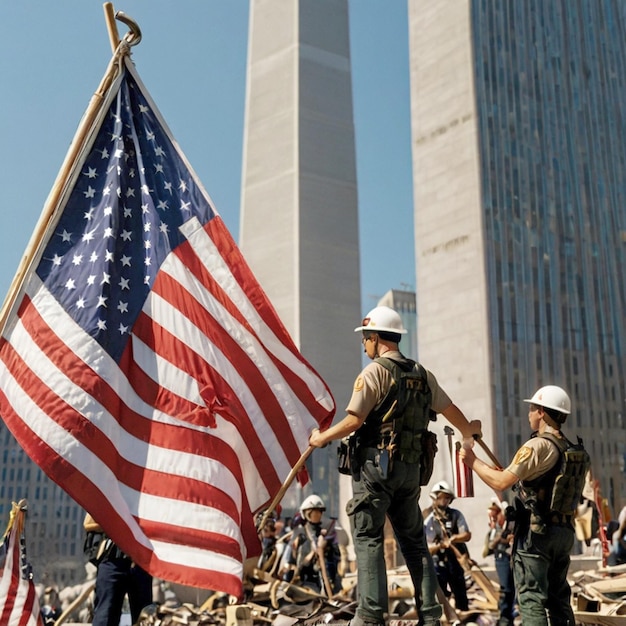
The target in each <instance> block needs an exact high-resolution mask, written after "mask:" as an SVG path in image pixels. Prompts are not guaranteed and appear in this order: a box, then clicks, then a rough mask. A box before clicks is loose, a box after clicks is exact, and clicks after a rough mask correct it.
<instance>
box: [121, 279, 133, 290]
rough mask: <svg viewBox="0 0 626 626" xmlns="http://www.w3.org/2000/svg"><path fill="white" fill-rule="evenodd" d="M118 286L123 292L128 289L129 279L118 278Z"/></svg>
mask: <svg viewBox="0 0 626 626" xmlns="http://www.w3.org/2000/svg"><path fill="white" fill-rule="evenodd" d="M119 286H120V288H121V289H122V291H124V290H125V289H130V279H129V278H120V282H119Z"/></svg>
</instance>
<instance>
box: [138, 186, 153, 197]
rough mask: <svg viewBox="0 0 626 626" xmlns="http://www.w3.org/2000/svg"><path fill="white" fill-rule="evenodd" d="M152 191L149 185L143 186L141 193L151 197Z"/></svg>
mask: <svg viewBox="0 0 626 626" xmlns="http://www.w3.org/2000/svg"><path fill="white" fill-rule="evenodd" d="M151 191H152V190H151V189H150V187H148V185H142V186H141V193H143V194H144V195H146V196H149V195H150V192H151Z"/></svg>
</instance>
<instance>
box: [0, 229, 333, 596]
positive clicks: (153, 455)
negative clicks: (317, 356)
mask: <svg viewBox="0 0 626 626" xmlns="http://www.w3.org/2000/svg"><path fill="white" fill-rule="evenodd" d="M184 228H185V235H186V237H187V242H186V243H185V244H183V245H182V246H179V247H178V248H177V249H176V250H175V251H173V252H172V253H171V254H170V256H169V257H168V259H167V260H166V261H165V263H164V264H163V265H162V266H161V268H160V272H159V274H158V276H157V279H156V281H155V283H154V287H153V290H152V292H151V294H150V295H149V297H148V299H147V300H146V302H145V305H144V307H143V311H142V313H141V314H140V316H139V318H138V320H137V322H136V324H135V326H134V328H133V329H132V338H131V341H130V342H129V343H128V347H127V349H126V352H125V354H124V355H123V358H122V359H121V362H120V364H118V363H116V362H115V361H114V360H113V359H112V358H111V357H110V356H109V355H108V354H107V352H105V351H104V350H103V349H102V347H101V346H100V345H99V344H98V343H96V342H95V341H94V340H93V339H92V338H91V337H90V336H89V335H87V334H86V333H85V332H84V331H82V330H81V329H80V327H78V326H77V325H76V323H75V322H74V321H73V320H72V319H71V318H70V317H69V316H68V315H67V314H66V312H65V311H64V310H63V308H62V307H60V306H59V305H58V303H57V302H56V300H55V299H54V298H53V297H52V296H51V295H50V294H49V292H48V291H47V290H46V288H45V287H44V286H43V284H42V283H41V282H40V281H39V279H38V278H37V276H36V274H34V273H33V274H31V275H30V276H29V277H28V280H27V282H26V284H25V288H24V290H23V294H22V296H21V300H20V303H19V307H14V309H13V312H12V315H11V318H10V319H9V321H8V323H7V324H6V325H5V330H4V333H3V336H2V339H1V340H0V414H1V415H2V416H3V418H4V420H5V422H6V423H7V425H8V426H9V428H10V430H11V431H12V432H13V434H14V435H15V436H16V438H17V439H18V441H19V442H20V444H21V445H22V446H23V447H24V449H25V450H26V452H27V453H28V454H29V456H31V458H32V459H33V460H34V461H35V462H36V463H37V464H38V465H39V466H40V467H42V469H43V470H44V471H45V472H46V473H47V474H48V475H49V476H50V477H51V478H52V479H53V480H55V481H56V482H57V483H58V484H59V485H61V486H62V487H63V489H65V490H66V491H67V492H68V493H69V494H70V495H71V496H72V497H73V498H74V499H75V500H76V501H77V502H78V503H80V504H81V505H82V506H83V507H84V508H85V509H86V510H88V511H89V512H90V513H91V514H92V515H93V516H94V517H95V518H96V519H97V520H98V521H99V523H100V524H101V525H103V526H104V528H105V529H106V531H107V533H108V534H109V535H110V536H111V537H112V539H113V540H114V541H115V542H116V543H117V544H118V545H119V546H120V547H121V548H122V550H124V551H125V552H127V553H128V554H130V555H131V556H132V557H133V558H134V560H135V561H136V562H137V563H139V564H140V565H141V566H142V567H144V569H146V570H147V571H149V572H150V573H152V574H153V575H154V576H156V577H159V578H163V579H166V580H171V581H176V582H180V583H182V584H186V585H191V586H195V587H203V588H209V589H215V590H220V591H224V592H226V593H230V594H233V595H236V596H239V595H240V593H241V582H242V574H243V561H244V560H245V559H246V557H247V556H253V555H255V554H257V553H258V550H259V541H258V536H257V533H256V529H255V527H254V522H253V514H254V512H256V511H257V510H259V509H260V508H262V507H263V506H265V505H267V503H268V502H269V501H270V500H271V499H272V497H273V496H274V494H276V492H277V491H278V489H279V488H280V486H281V485H282V482H283V481H284V479H285V477H286V476H287V474H288V473H289V472H290V470H291V468H292V467H293V465H294V464H295V463H296V461H297V460H298V458H299V457H300V455H301V454H302V452H303V451H304V450H305V449H306V447H307V445H308V436H309V433H310V431H311V430H312V429H313V428H314V427H318V426H325V425H327V424H328V423H329V422H330V420H331V419H332V416H333V414H334V409H335V407H334V403H333V400H332V397H331V395H330V392H329V390H328V388H327V387H326V385H325V384H324V382H323V381H322V380H321V379H320V377H319V376H318V375H317V374H316V372H315V371H314V370H313V369H312V368H311V367H310V365H308V364H307V362H306V361H305V360H304V359H303V357H302V356H301V355H300V354H299V352H298V350H297V349H296V347H295V345H294V344H293V342H292V340H291V339H290V337H289V335H288V333H287V331H286V330H285V328H284V326H283V325H282V323H281V322H280V320H279V318H278V317H277V315H276V313H275V311H274V310H273V308H272V306H271V304H270V303H269V301H268V300H267V297H266V296H265V295H264V293H263V292H262V290H261V288H260V287H259V285H258V283H257V282H256V280H255V279H254V276H253V275H252V273H251V272H250V270H249V268H248V266H247V264H246V263H245V261H244V259H243V258H242V257H241V254H240V252H239V250H238V249H237V247H236V245H235V244H234V242H233V241H232V238H231V237H230V235H229V233H228V231H227V229H226V228H225V226H224V225H223V223H222V221H221V218H219V217H215V218H213V219H212V220H210V221H209V222H208V223H207V224H205V225H204V226H202V225H201V224H200V223H199V222H198V221H197V220H190V222H188V223H187V224H186V225H185V227H184Z"/></svg>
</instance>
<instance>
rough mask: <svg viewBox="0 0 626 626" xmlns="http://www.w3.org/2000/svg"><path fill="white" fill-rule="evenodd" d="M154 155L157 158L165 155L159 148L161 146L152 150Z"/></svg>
mask: <svg viewBox="0 0 626 626" xmlns="http://www.w3.org/2000/svg"><path fill="white" fill-rule="evenodd" d="M154 154H156V155H157V156H164V155H165V150H163V148H161V146H157V147H156V148H155V149H154Z"/></svg>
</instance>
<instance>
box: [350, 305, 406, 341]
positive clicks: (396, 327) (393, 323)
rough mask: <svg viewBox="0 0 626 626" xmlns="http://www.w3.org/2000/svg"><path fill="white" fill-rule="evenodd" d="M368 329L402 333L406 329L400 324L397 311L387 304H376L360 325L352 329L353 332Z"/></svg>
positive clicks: (378, 331)
mask: <svg viewBox="0 0 626 626" xmlns="http://www.w3.org/2000/svg"><path fill="white" fill-rule="evenodd" d="M362 330H370V331H372V332H373V333H385V332H386V333H397V334H399V335H404V334H405V333H406V332H407V331H406V329H405V328H404V326H403V325H402V320H401V319H400V316H399V315H398V313H396V312H395V311H394V310H393V309H392V308H390V307H388V306H377V307H376V308H374V309H372V310H371V311H370V312H369V313H368V314H367V315H366V316H365V317H364V318H363V322H362V325H361V326H358V327H357V328H355V329H354V332H355V333H358V332H360V331H362Z"/></svg>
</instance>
